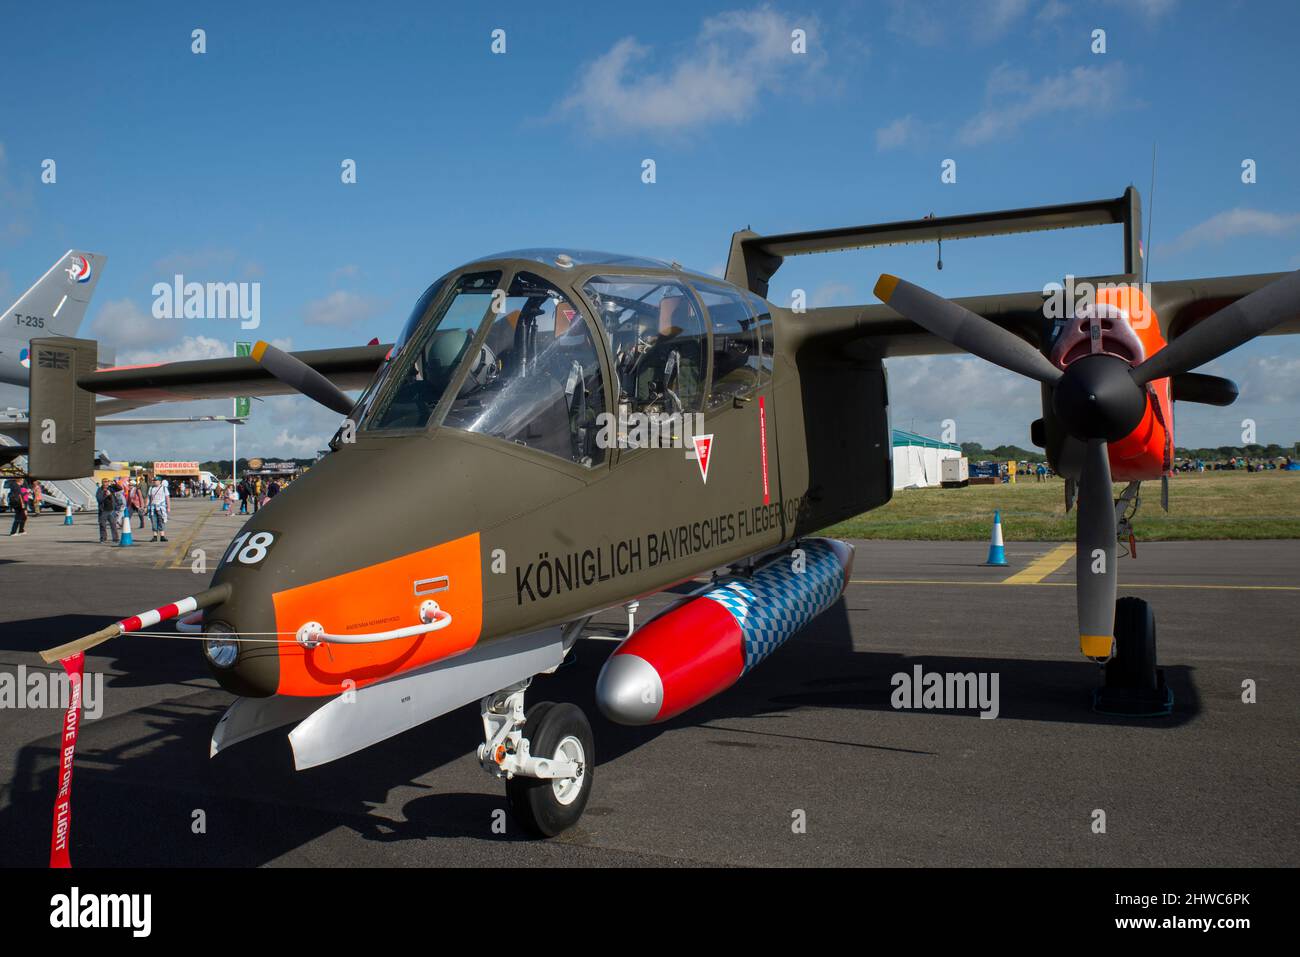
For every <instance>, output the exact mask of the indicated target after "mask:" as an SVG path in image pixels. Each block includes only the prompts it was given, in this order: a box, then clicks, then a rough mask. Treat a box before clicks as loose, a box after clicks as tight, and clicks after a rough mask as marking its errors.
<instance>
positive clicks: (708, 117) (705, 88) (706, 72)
mask: <svg viewBox="0 0 1300 957" xmlns="http://www.w3.org/2000/svg"><path fill="white" fill-rule="evenodd" d="M816 27H817V21H816V20H815V19H813V18H812V17H806V16H803V17H794V16H786V15H783V14H781V13H778V12H777V11H775V10H773V9H772V8H770V7H759V8H757V9H754V10H732V11H728V12H726V13H721V14H718V15H717V16H714V17H709V18H708V19H706V20H705V21H704V22H703V23H702V24H701V25H700V30H699V33H698V34H696V36H695V38H694V39H693V40H692V41H691V43H690V44H689V47H688V49H687V50H685V51H684V52H683V53H681V54H680V55H679V56H678V58H677V59H676V60H675V61H674V62H672V63H671V64H667V65H662V66H660V67H659V68H658V69H655V68H653V67H651V68H645V67H644V64H645V63H646V62H647V61H649V60H650V59H651V50H650V48H649V47H646V46H644V45H642V44H641V43H639V42H638V41H637V40H636V38H635V37H624V38H623V39H621V40H619V41H618V42H617V43H615V44H614V46H613V47H612V48H611V49H610V50H609V51H608V52H607V53H604V54H602V55H601V56H600V57H597V58H596V60H594V61H593V62H591V63H590V64H588V65H587V66H586V67H585V68H584V69H583V71H582V74H581V76H580V78H579V81H578V84H577V87H576V88H575V89H574V90H573V92H572V93H570V94H569V95H568V96H567V97H566V98H565V99H564V100H563V101H562V102H561V103H560V106H559V110H560V112H561V113H580V114H582V115H583V117H584V118H585V120H586V122H587V124H588V126H589V127H590V128H595V129H613V128H625V129H643V130H649V131H652V132H659V133H664V132H677V131H680V130H685V129H688V128H690V127H694V126H699V125H701V124H704V123H718V122H724V123H738V122H741V121H742V120H744V119H746V118H747V117H748V116H750V115H751V114H752V113H753V112H754V110H755V108H756V107H757V105H758V104H759V102H760V101H761V99H762V97H763V96H765V95H766V94H768V93H771V92H774V91H779V90H781V89H782V88H783V86H784V84H785V82H786V80H787V78H788V77H791V76H795V75H804V76H806V75H807V74H808V72H809V71H811V70H812V69H815V68H816V66H817V65H818V64H819V62H820V57H819V56H818V54H817V53H816V39H817V38H816ZM796 28H799V29H802V30H804V31H805V32H806V34H807V38H808V40H807V42H808V52H807V53H804V54H795V53H793V52H792V51H791V42H792V41H791V31H792V30H794V29H796Z"/></svg>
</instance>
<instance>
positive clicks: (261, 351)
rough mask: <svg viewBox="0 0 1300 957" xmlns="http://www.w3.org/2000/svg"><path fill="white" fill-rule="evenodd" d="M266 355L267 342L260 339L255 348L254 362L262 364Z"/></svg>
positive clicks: (253, 353)
mask: <svg viewBox="0 0 1300 957" xmlns="http://www.w3.org/2000/svg"><path fill="white" fill-rule="evenodd" d="M265 354H266V342H265V341H264V340H262V339H258V340H257V343H256V344H255V345H254V346H253V352H252V356H253V361H254V362H261V361H262V356H263V355H265Z"/></svg>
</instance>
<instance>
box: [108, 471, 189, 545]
mask: <svg viewBox="0 0 1300 957" xmlns="http://www.w3.org/2000/svg"><path fill="white" fill-rule="evenodd" d="M95 504H96V506H97V509H98V512H99V540H100V542H101V543H104V544H107V543H108V542H110V541H111V542H112V543H113V544H118V543H119V542H120V541H121V532H122V530H123V523H124V522H125V524H126V526H127V527H130V524H131V521H132V520H133V519H134V520H135V521H138V522H139V523H140V528H141V529H143V528H144V525H145V519H146V517H147V518H148V520H149V526H150V528H151V530H152V532H153V537H152V538H150V539H149V540H150V541H151V542H160V541H161V542H165V541H167V519H168V518H169V517H170V514H171V489H170V487H169V486H168V484H167V481H166V479H164V478H163V477H162V476H161V475H155V476H154V477H153V479H152V481H151V480H150V479H148V478H146V477H145V476H140V477H139V478H137V479H136V480H134V481H132V480H130V479H128V478H126V477H125V476H123V477H122V478H119V479H110V478H104V479H100V482H99V488H98V489H96V490H95Z"/></svg>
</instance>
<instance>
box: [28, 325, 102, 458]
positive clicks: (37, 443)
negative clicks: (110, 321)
mask: <svg viewBox="0 0 1300 957" xmlns="http://www.w3.org/2000/svg"><path fill="white" fill-rule="evenodd" d="M95 352H96V346H95V342H94V340H93V339H71V338H63V337H60V338H55V339H33V340H32V353H33V356H32V371H31V384H30V386H29V396H30V402H31V412H30V413H29V415H28V420H29V426H28V429H29V431H28V435H27V472H28V474H29V475H31V476H32V477H33V478H42V479H70V478H81V477H82V476H85V475H90V474H91V473H92V472H93V471H94V470H95V397H94V395H93V394H91V393H89V392H87V391H86V390H85V389H82V388H81V387H80V386H78V385H77V379H78V378H79V377H81V376H84V375H87V374H89V373H91V372H94V371H95Z"/></svg>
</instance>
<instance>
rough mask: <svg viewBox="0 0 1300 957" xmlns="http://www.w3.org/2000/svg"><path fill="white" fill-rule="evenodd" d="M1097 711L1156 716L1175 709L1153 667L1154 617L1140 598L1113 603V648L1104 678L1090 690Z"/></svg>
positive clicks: (1161, 676) (1162, 677)
mask: <svg viewBox="0 0 1300 957" xmlns="http://www.w3.org/2000/svg"><path fill="white" fill-rule="evenodd" d="M1092 709H1093V710H1094V711H1096V712H1098V713H1100V714H1113V715H1123V716H1125V717H1143V718H1156V717H1163V716H1164V715H1167V714H1169V713H1170V712H1172V711H1173V709H1174V693H1173V691H1171V690H1170V689H1169V687H1168V686H1167V685H1166V684H1165V673H1164V670H1163V669H1162V668H1158V667H1156V616H1155V613H1154V612H1153V611H1152V610H1151V606H1150V605H1148V604H1147V603H1146V602H1145V601H1143V600H1142V599H1141V598H1121V599H1119V600H1118V601H1116V602H1115V649H1114V654H1113V655H1112V656H1111V658H1110V659H1109V660H1108V661H1107V662H1106V667H1105V680H1104V682H1103V684H1102V686H1101V687H1100V688H1098V689H1097V690H1096V691H1094V692H1093V693H1092Z"/></svg>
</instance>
